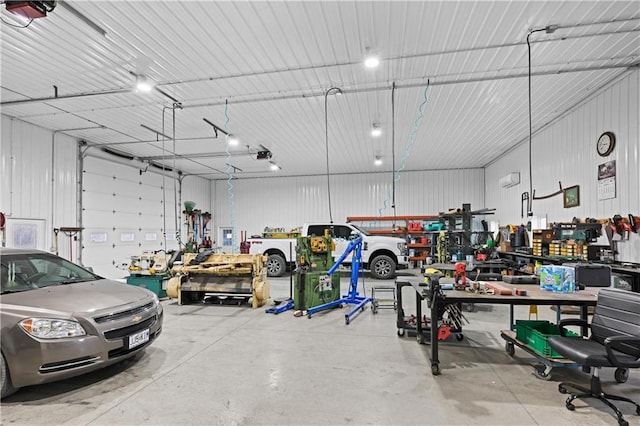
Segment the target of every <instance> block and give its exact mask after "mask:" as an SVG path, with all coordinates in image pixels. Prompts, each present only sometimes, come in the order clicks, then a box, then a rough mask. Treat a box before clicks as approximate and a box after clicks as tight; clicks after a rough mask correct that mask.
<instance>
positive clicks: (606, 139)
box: [596, 132, 616, 157]
mask: <svg viewBox="0 0 640 426" xmlns="http://www.w3.org/2000/svg"><path fill="white" fill-rule="evenodd" d="M615 146H616V135H614V134H613V132H604V133H603V134H601V135H600V137H599V138H598V144H597V145H596V150H597V151H598V155H600V156H601V157H606V156H608V155H609V154H611V152H613V148H615Z"/></svg>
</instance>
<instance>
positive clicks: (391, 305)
mask: <svg viewBox="0 0 640 426" xmlns="http://www.w3.org/2000/svg"><path fill="white" fill-rule="evenodd" d="M376 293H390V296H391V297H390V298H389V297H387V298H384V299H381V298H379V297H378V296H376ZM371 298H372V299H373V302H374V303H375V306H376V308H377V309H393V310H394V311H395V310H396V309H398V299H397V298H396V288H395V286H391V285H374V286H373V287H371Z"/></svg>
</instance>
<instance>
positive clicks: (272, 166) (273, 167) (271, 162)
mask: <svg viewBox="0 0 640 426" xmlns="http://www.w3.org/2000/svg"><path fill="white" fill-rule="evenodd" d="M269 164H270V166H269V168H270V169H271V170H272V171H274V172H277V171H278V170H280V166H278V165H277V164H276V163H274V162H273V161H269Z"/></svg>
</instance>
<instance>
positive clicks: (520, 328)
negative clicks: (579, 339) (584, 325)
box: [500, 320, 580, 380]
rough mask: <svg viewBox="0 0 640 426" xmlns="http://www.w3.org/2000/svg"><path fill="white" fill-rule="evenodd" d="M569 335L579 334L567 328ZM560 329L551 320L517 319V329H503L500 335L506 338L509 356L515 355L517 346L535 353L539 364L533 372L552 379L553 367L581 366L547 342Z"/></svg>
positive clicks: (538, 376) (538, 375)
mask: <svg viewBox="0 0 640 426" xmlns="http://www.w3.org/2000/svg"><path fill="white" fill-rule="evenodd" d="M567 333H571V334H567V335H573V336H578V334H576V333H573V332H571V331H568V330H567ZM558 334H560V330H559V329H558V327H557V326H556V325H554V324H552V323H550V322H549V321H537V320H535V321H524V320H516V331H513V330H501V331H500V336H502V338H503V339H504V340H505V346H504V348H505V351H506V352H507V354H509V356H511V357H513V356H514V355H515V352H516V351H515V347H516V346H517V347H519V348H520V349H522V350H524V351H525V352H527V353H528V354H529V355H533V356H534V357H535V358H536V359H537V360H538V364H536V365H534V366H533V374H534V376H536V377H537V378H538V379H540V380H550V379H551V369H553V368H554V367H573V368H579V367H580V365H579V364H576V363H575V362H573V361H571V360H568V359H566V358H563V357H562V355H560V354H558V353H557V352H556V351H554V350H553V349H551V347H550V346H549V345H548V344H547V336H551V335H558Z"/></svg>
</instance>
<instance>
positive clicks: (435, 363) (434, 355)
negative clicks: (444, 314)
mask: <svg viewBox="0 0 640 426" xmlns="http://www.w3.org/2000/svg"><path fill="white" fill-rule="evenodd" d="M434 298H436V299H434V301H433V306H431V324H430V326H431V333H430V337H431V374H433V375H434V376H438V375H439V374H440V360H438V311H439V310H440V307H439V306H438V302H437V296H435V295H434Z"/></svg>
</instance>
